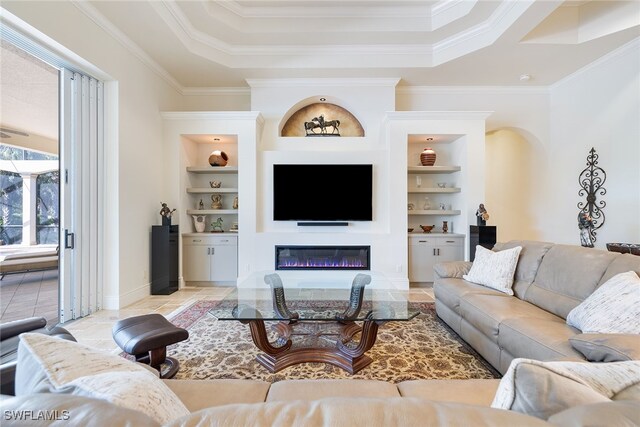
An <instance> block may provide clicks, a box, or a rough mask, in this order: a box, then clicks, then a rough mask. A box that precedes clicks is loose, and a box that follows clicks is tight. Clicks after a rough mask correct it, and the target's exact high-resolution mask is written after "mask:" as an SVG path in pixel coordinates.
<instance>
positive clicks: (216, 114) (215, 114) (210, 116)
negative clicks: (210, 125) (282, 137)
mask: <svg viewBox="0 0 640 427" xmlns="http://www.w3.org/2000/svg"><path fill="white" fill-rule="evenodd" d="M160 117H162V118H163V119H165V120H252V121H255V122H256V123H258V124H262V123H263V122H264V117H263V116H262V114H261V113H260V112H259V111H161V112H160Z"/></svg>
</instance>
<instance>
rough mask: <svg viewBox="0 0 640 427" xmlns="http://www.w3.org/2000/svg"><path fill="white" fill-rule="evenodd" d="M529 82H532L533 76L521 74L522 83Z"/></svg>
mask: <svg viewBox="0 0 640 427" xmlns="http://www.w3.org/2000/svg"><path fill="white" fill-rule="evenodd" d="M529 80H531V74H521V75H520V81H521V82H528V81H529Z"/></svg>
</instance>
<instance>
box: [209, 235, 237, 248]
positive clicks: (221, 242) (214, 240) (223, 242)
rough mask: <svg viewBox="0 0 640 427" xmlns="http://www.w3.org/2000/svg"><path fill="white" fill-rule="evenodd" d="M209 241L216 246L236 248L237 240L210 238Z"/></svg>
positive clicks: (226, 237)
mask: <svg viewBox="0 0 640 427" xmlns="http://www.w3.org/2000/svg"><path fill="white" fill-rule="evenodd" d="M209 241H210V242H211V244H213V245H216V246H225V245H232V246H236V245H237V244H238V238H237V237H236V236H211V240H209Z"/></svg>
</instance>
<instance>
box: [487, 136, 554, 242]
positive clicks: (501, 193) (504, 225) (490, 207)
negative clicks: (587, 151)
mask: <svg viewBox="0 0 640 427" xmlns="http://www.w3.org/2000/svg"><path fill="white" fill-rule="evenodd" d="M485 142H486V144H485V158H486V163H485V165H486V169H485V171H486V172H485V179H486V181H485V182H486V184H485V185H486V189H485V197H486V200H485V205H486V208H487V211H488V212H489V215H490V220H489V224H491V225H497V226H498V241H501V242H504V241H508V240H544V235H545V227H548V226H549V224H546V223H545V221H544V218H545V215H544V212H542V211H541V206H543V205H544V200H545V199H547V198H548V197H549V192H550V191H549V190H550V189H551V188H552V187H550V186H549V183H547V182H546V176H547V175H548V174H547V168H546V164H547V162H546V155H547V154H546V150H545V149H544V146H543V144H542V143H541V141H540V140H539V139H538V138H537V137H536V136H535V135H533V134H531V133H530V132H528V131H526V130H524V129H520V128H513V127H503V128H498V129H494V130H491V131H489V132H487V133H486V139H485Z"/></svg>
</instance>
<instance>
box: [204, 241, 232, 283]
mask: <svg viewBox="0 0 640 427" xmlns="http://www.w3.org/2000/svg"><path fill="white" fill-rule="evenodd" d="M211 251H212V255H211V271H210V276H211V278H210V279H209V280H211V281H229V280H236V279H237V278H238V246H237V245H231V244H229V245H224V244H222V245H216V246H213V247H212V248H211Z"/></svg>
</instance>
